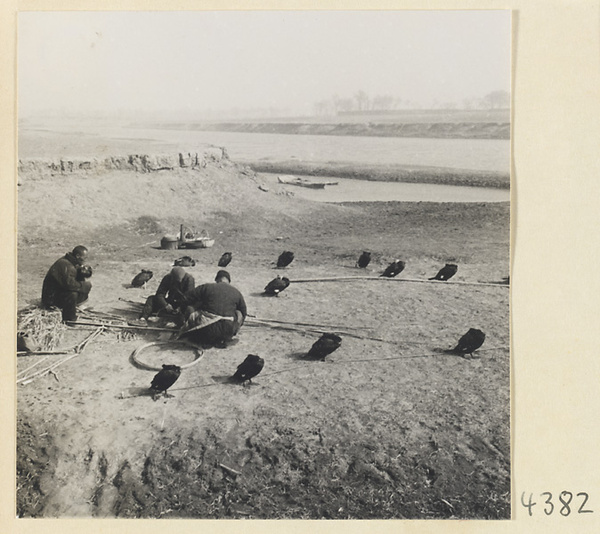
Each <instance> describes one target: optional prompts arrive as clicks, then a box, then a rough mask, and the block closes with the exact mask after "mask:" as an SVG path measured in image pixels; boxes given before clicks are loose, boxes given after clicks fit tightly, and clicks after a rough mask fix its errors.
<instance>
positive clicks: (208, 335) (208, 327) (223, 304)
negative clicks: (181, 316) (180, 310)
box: [179, 270, 247, 348]
mask: <svg viewBox="0 0 600 534" xmlns="http://www.w3.org/2000/svg"><path fill="white" fill-rule="evenodd" d="M185 299H186V301H187V304H188V306H187V308H186V312H185V318H186V322H185V324H184V326H183V328H182V333H181V334H180V336H179V337H180V339H181V338H187V339H189V340H190V341H192V342H194V343H197V344H200V345H203V346H205V347H211V346H212V347H220V348H224V347H226V346H227V344H228V343H229V342H230V341H231V340H232V338H233V337H234V336H235V335H236V334H237V333H238V332H239V330H240V328H241V327H242V325H243V324H244V321H245V319H246V313H247V310H246V302H245V301H244V297H243V296H242V294H241V293H240V292H239V290H238V289H236V288H235V287H233V286H232V285H231V276H230V275H229V273H228V272H227V271H223V270H221V271H219V272H218V273H217V276H216V277H215V282H214V283H210V284H202V285H201V286H198V287H197V288H195V289H194V290H193V291H190V292H189V293H186V295H185Z"/></svg>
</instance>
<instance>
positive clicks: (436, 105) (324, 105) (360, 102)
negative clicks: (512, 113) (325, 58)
mask: <svg viewBox="0 0 600 534" xmlns="http://www.w3.org/2000/svg"><path fill="white" fill-rule="evenodd" d="M509 107H510V93H508V91H492V92H491V93H488V94H487V95H485V96H483V97H481V98H467V99H464V100H463V101H462V102H460V103H457V102H440V101H437V100H435V101H434V102H433V103H432V105H431V106H428V107H427V109H480V110H487V109H508V108H509ZM401 109H423V106H422V105H420V104H416V103H415V102H413V101H411V100H408V99H402V98H398V97H395V96H392V95H375V96H373V97H371V96H369V94H367V93H366V92H365V91H362V90H361V91H357V92H356V93H355V94H354V95H353V96H352V97H340V96H339V95H337V94H335V95H333V96H332V97H331V98H328V99H325V100H320V101H318V102H315V103H314V105H313V111H314V114H315V115H317V116H331V115H338V114H340V113H348V112H353V111H354V112H362V111H394V110H401Z"/></svg>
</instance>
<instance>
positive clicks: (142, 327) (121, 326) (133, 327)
mask: <svg viewBox="0 0 600 534" xmlns="http://www.w3.org/2000/svg"><path fill="white" fill-rule="evenodd" d="M69 324H74V325H80V326H103V327H105V328H124V329H126V330H158V331H162V332H175V330H173V329H172V328H161V327H158V326H134V325H129V324H104V323H87V322H83V321H69Z"/></svg>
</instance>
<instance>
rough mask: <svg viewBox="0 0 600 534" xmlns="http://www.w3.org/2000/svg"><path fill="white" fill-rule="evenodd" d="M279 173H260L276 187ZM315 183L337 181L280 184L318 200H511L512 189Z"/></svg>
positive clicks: (339, 180) (321, 179) (345, 181)
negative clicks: (316, 185) (318, 186)
mask: <svg viewBox="0 0 600 534" xmlns="http://www.w3.org/2000/svg"><path fill="white" fill-rule="evenodd" d="M278 176H282V177H286V178H290V176H289V175H276V174H268V173H261V174H260V177H261V179H262V180H263V183H265V184H266V185H267V187H269V186H274V185H275V184H277V183H278V180H277V178H278ZM309 180H310V181H313V182H337V185H327V186H325V189H309V188H306V187H299V186H296V185H278V187H282V188H284V189H285V190H286V191H289V192H291V193H293V194H294V195H295V196H297V197H300V198H305V199H307V200H314V201H317V202H508V201H510V191H509V190H507V189H498V188H495V187H465V186H458V185H441V184H423V183H415V184H413V183H403V182H374V181H366V180H351V179H348V178H335V177H330V178H327V177H319V178H309Z"/></svg>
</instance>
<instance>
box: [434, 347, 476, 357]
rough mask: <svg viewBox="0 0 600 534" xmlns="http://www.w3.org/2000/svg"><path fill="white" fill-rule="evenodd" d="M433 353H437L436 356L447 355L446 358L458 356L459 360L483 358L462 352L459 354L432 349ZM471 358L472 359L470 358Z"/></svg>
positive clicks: (454, 351)
mask: <svg viewBox="0 0 600 534" xmlns="http://www.w3.org/2000/svg"><path fill="white" fill-rule="evenodd" d="M431 351H432V352H435V353H436V354H445V355H446V356H456V357H457V358H461V359H462V360H471V359H472V360H477V359H479V358H481V356H479V355H478V354H475V353H473V354H471V355H469V354H463V353H462V352H458V351H456V350H454V349H440V348H439V347H438V348H435V349H431ZM469 356H470V357H469Z"/></svg>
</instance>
